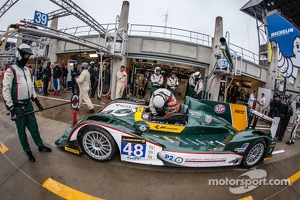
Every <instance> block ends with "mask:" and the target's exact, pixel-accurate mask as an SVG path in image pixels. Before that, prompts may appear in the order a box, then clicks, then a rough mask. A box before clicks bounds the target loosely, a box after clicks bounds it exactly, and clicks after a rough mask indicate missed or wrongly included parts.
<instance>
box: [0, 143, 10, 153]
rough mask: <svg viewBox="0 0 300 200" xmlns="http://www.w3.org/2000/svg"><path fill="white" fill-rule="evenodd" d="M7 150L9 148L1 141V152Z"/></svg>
mask: <svg viewBox="0 0 300 200" xmlns="http://www.w3.org/2000/svg"><path fill="white" fill-rule="evenodd" d="M6 151H8V148H7V147H6V146H5V145H4V144H3V143H2V142H0V152H1V153H2V154H4V153H5V152H6Z"/></svg>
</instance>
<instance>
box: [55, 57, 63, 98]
mask: <svg viewBox="0 0 300 200" xmlns="http://www.w3.org/2000/svg"><path fill="white" fill-rule="evenodd" d="M61 75H62V71H61V68H60V67H59V66H58V63H57V62H54V67H53V87H54V93H53V95H56V96H59V93H60V83H59V82H60V77H61Z"/></svg>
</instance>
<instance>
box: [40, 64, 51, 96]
mask: <svg viewBox="0 0 300 200" xmlns="http://www.w3.org/2000/svg"><path fill="white" fill-rule="evenodd" d="M50 65H51V62H50V61H48V62H47V64H46V67H45V68H44V69H43V71H42V74H43V91H44V96H48V95H49V93H48V86H49V81H51V67H50Z"/></svg>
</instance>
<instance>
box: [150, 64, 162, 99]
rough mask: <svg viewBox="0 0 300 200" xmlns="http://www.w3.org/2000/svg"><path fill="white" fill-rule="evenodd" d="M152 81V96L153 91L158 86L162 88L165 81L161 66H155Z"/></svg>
mask: <svg viewBox="0 0 300 200" xmlns="http://www.w3.org/2000/svg"><path fill="white" fill-rule="evenodd" d="M150 80H151V83H152V86H151V88H150V97H151V96H152V93H153V92H154V91H155V90H157V89H158V88H161V87H162V85H163V83H164V77H163V75H161V68H160V67H155V69H154V74H152V75H151V78H150Z"/></svg>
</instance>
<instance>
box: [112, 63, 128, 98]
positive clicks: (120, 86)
mask: <svg viewBox="0 0 300 200" xmlns="http://www.w3.org/2000/svg"><path fill="white" fill-rule="evenodd" d="M126 84H127V73H126V71H125V66H124V65H122V66H121V67H120V71H118V72H117V85H116V96H115V98H116V99H118V98H122V96H123V92H124V89H125V87H126Z"/></svg>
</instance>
